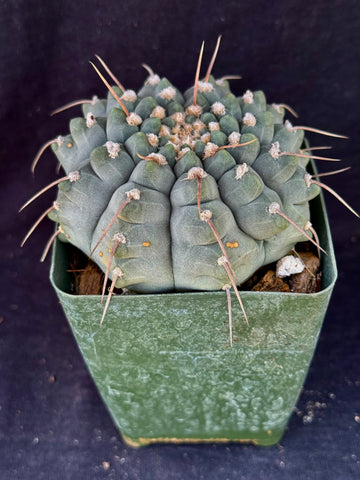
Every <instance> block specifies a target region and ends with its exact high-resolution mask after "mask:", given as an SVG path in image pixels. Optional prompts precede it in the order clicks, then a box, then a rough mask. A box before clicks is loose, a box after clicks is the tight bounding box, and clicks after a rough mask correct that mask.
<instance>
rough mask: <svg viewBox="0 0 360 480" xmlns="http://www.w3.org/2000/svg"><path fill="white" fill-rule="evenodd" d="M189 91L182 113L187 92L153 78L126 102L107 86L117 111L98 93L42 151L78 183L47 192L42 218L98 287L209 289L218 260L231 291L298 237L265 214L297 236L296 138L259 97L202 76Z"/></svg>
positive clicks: (217, 277) (301, 200) (300, 188)
mask: <svg viewBox="0 0 360 480" xmlns="http://www.w3.org/2000/svg"><path fill="white" fill-rule="evenodd" d="M198 87H199V88H198V93H197V97H196V105H194V102H193V96H194V88H190V89H189V90H187V91H186V92H185V93H184V94H183V95H182V94H181V92H180V91H179V90H178V89H176V88H175V87H174V86H173V85H172V84H171V83H170V82H169V81H168V80H167V79H166V78H163V79H159V77H157V75H154V74H151V75H150V76H149V78H148V79H147V81H146V82H145V84H144V86H143V87H142V88H141V89H140V91H139V92H138V93H137V94H135V92H133V91H122V90H121V89H120V88H119V87H117V86H115V87H113V90H114V92H115V93H116V95H117V96H118V97H120V98H121V100H122V102H123V105H120V104H119V103H118V101H117V100H116V99H115V98H114V95H113V94H112V93H110V92H109V94H108V96H107V98H106V99H97V98H96V97H94V100H93V101H92V102H88V103H84V104H83V105H82V110H83V117H79V118H74V119H72V120H71V122H70V134H69V135H67V136H65V137H64V138H63V141H62V142H54V143H53V145H52V149H53V151H54V153H55V155H56V156H57V158H58V160H59V162H60V164H61V166H62V168H63V170H64V171H65V173H66V174H67V175H68V174H69V173H70V172H74V171H78V172H79V174H80V178H79V180H77V181H73V182H70V181H64V182H62V183H60V184H59V186H58V194H57V202H58V203H57V205H58V208H57V209H53V210H52V211H51V212H50V213H49V217H50V218H51V219H52V220H53V221H55V222H57V223H58V224H59V225H60V226H61V234H60V238H61V239H62V240H64V241H68V242H71V243H72V244H73V245H75V246H76V247H78V248H79V249H80V250H82V251H83V252H84V253H85V254H86V255H88V256H91V258H92V259H93V260H94V261H95V262H96V263H97V264H98V266H99V267H100V268H101V269H102V270H103V271H104V272H106V271H107V272H108V275H109V278H110V279H112V278H113V277H114V273H113V272H114V271H116V272H118V274H117V278H115V280H116V287H118V288H124V287H126V288H129V289H131V290H134V291H137V292H144V293H153V292H168V291H186V290H221V289H223V288H225V287H226V285H228V284H229V274H228V272H227V270H226V269H225V268H224V267H223V265H222V264H221V262H219V258H221V257H223V256H224V251H225V253H226V257H227V260H228V264H229V265H230V266H231V269H232V271H233V272H234V278H235V280H236V283H237V285H239V284H241V283H242V282H244V281H245V280H247V279H248V278H249V277H250V276H251V275H252V274H253V273H254V272H255V271H256V270H257V269H258V268H259V267H261V266H262V265H265V264H267V263H270V262H273V261H275V260H278V259H279V258H280V257H282V256H284V255H285V254H287V253H288V251H289V250H291V249H292V248H293V247H294V246H295V244H296V243H297V242H301V241H304V240H306V236H305V235H304V234H303V233H301V231H300V230H299V229H297V228H296V227H295V226H293V225H291V224H290V223H289V221H288V220H287V219H286V218H284V217H283V216H281V215H278V214H276V213H274V212H273V211H271V210H269V206H270V205H272V204H276V205H278V207H279V209H280V211H281V212H282V213H284V214H285V215H287V216H288V217H289V218H291V219H292V220H293V222H295V223H296V224H297V225H298V226H299V227H300V228H301V229H303V230H304V229H305V230H306V229H307V225H309V221H310V213H309V200H311V199H312V198H314V197H315V196H317V195H318V194H319V191H320V188H319V187H318V186H317V185H314V184H310V185H309V183H308V182H306V181H305V176H306V164H307V161H308V159H304V158H301V157H298V156H297V155H296V154H299V153H301V147H302V145H303V142H304V131H303V130H301V129H293V128H292V126H291V124H290V123H289V122H286V121H285V122H284V114H285V110H284V108H283V107H282V106H278V105H274V104H273V105H268V104H267V102H266V98H265V95H264V93H263V92H261V91H257V92H250V91H247V92H246V93H245V94H244V95H243V96H242V97H238V98H237V97H236V96H235V95H234V94H233V93H232V92H231V91H230V88H229V84H228V82H227V81H224V80H218V81H216V80H215V79H214V78H213V77H211V76H210V77H209V79H208V81H207V82H199V86H198ZM124 106H125V109H124V108H123V107H124ZM239 144H244V145H242V146H238V145H239ZM224 147H225V148H224ZM281 152H286V155H285V154H284V155H281ZM291 153H293V154H294V155H291ZM194 169H195V170H194ZM190 172H192V173H194V172H195V176H194V175H192V174H191V173H190ZM199 189H200V190H199ZM129 192H137V194H136V195H135V196H134V197H131V198H129V197H130V196H131V194H130V193H129ZM199 192H200V193H199ZM199 195H200V197H199ZM122 205H123V208H120V207H121V206H122ZM119 208H120V211H119ZM203 211H209V212H210V216H211V222H212V227H213V228H211V226H210V224H209V222H208V221H204V218H201V212H203ZM214 231H216V234H215V233H214ZM118 234H121V235H122V237H121V238H122V239H123V240H122V241H121V242H118V244H116V245H115V239H116V238H117V237H116V236H117V235H118ZM307 234H308V235H310V236H311V235H312V234H311V232H310V231H309V230H307ZM114 245H115V247H116V248H115V247H114ZM116 269H117V270H116ZM119 272H121V274H119Z"/></svg>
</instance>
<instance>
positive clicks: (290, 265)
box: [276, 255, 305, 278]
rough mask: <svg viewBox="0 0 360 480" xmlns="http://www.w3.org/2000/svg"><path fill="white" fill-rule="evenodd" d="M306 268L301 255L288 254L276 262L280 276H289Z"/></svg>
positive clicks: (278, 275)
mask: <svg viewBox="0 0 360 480" xmlns="http://www.w3.org/2000/svg"><path fill="white" fill-rule="evenodd" d="M304 268H305V265H304V263H303V262H302V260H301V259H300V258H299V257H294V256H293V255H287V256H286V257H283V258H280V260H279V261H278V262H277V264H276V276H277V277H279V278H284V277H289V276H290V275H293V274H294V273H301V272H302V271H303V270H304Z"/></svg>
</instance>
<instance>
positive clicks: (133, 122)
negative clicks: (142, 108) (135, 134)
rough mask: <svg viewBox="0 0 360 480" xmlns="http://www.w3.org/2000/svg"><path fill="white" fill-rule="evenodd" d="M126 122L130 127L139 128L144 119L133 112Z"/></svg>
mask: <svg viewBox="0 0 360 480" xmlns="http://www.w3.org/2000/svg"><path fill="white" fill-rule="evenodd" d="M126 121H127V123H128V124H129V125H133V126H136V127H137V126H138V125H140V123H142V118H141V117H140V115H138V114H137V113H135V112H131V113H130V114H129V115H128V116H127V117H126Z"/></svg>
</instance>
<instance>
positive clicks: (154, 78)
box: [145, 73, 160, 86]
mask: <svg viewBox="0 0 360 480" xmlns="http://www.w3.org/2000/svg"><path fill="white" fill-rule="evenodd" d="M145 83H147V84H148V85H152V86H155V85H157V84H158V83H160V77H159V75H157V74H156V73H154V74H153V75H149V76H148V78H147V80H146V82H145Z"/></svg>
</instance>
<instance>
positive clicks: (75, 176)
mask: <svg viewBox="0 0 360 480" xmlns="http://www.w3.org/2000/svg"><path fill="white" fill-rule="evenodd" d="M68 179H69V181H70V182H77V181H78V180H80V172H78V171H77V170H74V171H73V172H69V175H68Z"/></svg>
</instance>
